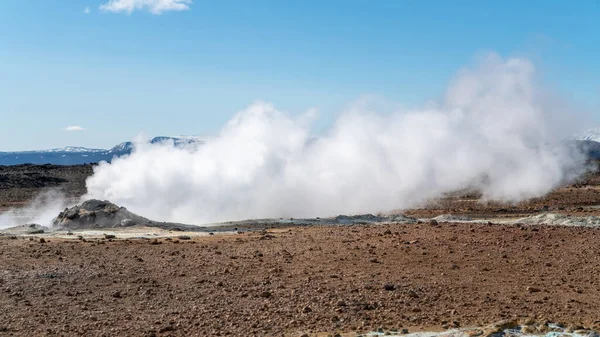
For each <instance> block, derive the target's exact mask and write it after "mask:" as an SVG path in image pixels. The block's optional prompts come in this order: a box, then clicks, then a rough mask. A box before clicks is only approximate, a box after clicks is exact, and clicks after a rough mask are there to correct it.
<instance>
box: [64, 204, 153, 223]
mask: <svg viewBox="0 0 600 337" xmlns="http://www.w3.org/2000/svg"><path fill="white" fill-rule="evenodd" d="M153 223H154V222H153V221H151V220H148V219H146V218H144V217H141V216H139V215H137V214H134V213H132V212H130V211H128V210H127V209H126V208H125V207H119V206H117V205H115V204H113V203H111V202H108V201H102V200H95V199H92V200H87V201H85V202H84V203H82V204H80V205H76V206H74V207H71V208H67V209H65V210H64V211H63V212H61V213H60V214H59V215H58V216H57V217H56V218H55V219H54V221H53V222H52V226H53V227H54V228H55V229H71V230H76V229H91V228H116V227H132V226H136V225H142V226H143V225H146V226H147V225H152V224H153Z"/></svg>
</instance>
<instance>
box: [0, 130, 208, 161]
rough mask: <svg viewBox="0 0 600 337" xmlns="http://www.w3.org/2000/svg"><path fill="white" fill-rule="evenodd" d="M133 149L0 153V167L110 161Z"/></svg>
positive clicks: (173, 140) (183, 140)
mask: <svg viewBox="0 0 600 337" xmlns="http://www.w3.org/2000/svg"><path fill="white" fill-rule="evenodd" d="M149 143H151V144H159V143H164V144H171V145H172V146H175V147H178V148H183V147H197V146H200V145H202V144H204V140H203V139H201V138H199V137H191V136H182V137H155V138H152V139H151V140H150V141H149ZM134 148H135V143H133V142H123V143H120V144H118V145H116V146H114V147H113V148H111V149H90V148H86V147H79V146H67V147H64V148H57V149H49V150H33V151H13V152H0V165H19V164H55V165H78V164H89V163H98V162H101V161H111V160H112V159H113V158H115V157H120V156H123V155H128V154H130V153H131V152H132V151H133V149H134Z"/></svg>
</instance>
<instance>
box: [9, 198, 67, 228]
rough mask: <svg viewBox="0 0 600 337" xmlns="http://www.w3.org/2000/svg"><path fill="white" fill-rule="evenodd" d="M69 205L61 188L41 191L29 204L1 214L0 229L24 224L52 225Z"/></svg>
mask: <svg viewBox="0 0 600 337" xmlns="http://www.w3.org/2000/svg"><path fill="white" fill-rule="evenodd" d="M66 206H67V201H66V198H65V196H64V194H63V193H61V192H60V191H59V190H54V189H50V190H46V191H44V192H42V193H40V194H39V195H38V196H37V197H36V198H35V199H33V200H32V201H30V202H29V203H28V204H27V206H25V207H22V208H13V209H10V210H8V211H6V212H3V213H1V214H0V229H5V228H9V227H13V226H20V225H24V224H40V225H42V226H50V225H51V224H52V220H53V219H54V218H55V217H56V215H58V213H59V212H61V211H62V210H63V209H64V208H65V207H66Z"/></svg>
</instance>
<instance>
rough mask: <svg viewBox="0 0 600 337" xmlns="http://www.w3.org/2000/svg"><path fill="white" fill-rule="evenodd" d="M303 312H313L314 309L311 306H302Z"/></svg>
mask: <svg viewBox="0 0 600 337" xmlns="http://www.w3.org/2000/svg"><path fill="white" fill-rule="evenodd" d="M302 312H303V313H305V314H308V313H309V312H312V309H311V308H310V307H309V306H305V307H304V308H302Z"/></svg>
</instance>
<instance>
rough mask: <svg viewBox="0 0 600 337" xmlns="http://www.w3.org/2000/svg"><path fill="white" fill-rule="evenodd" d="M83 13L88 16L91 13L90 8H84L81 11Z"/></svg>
mask: <svg viewBox="0 0 600 337" xmlns="http://www.w3.org/2000/svg"><path fill="white" fill-rule="evenodd" d="M83 12H84V13H85V14H90V13H91V12H92V11H91V10H90V7H85V8H84V9H83Z"/></svg>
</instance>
